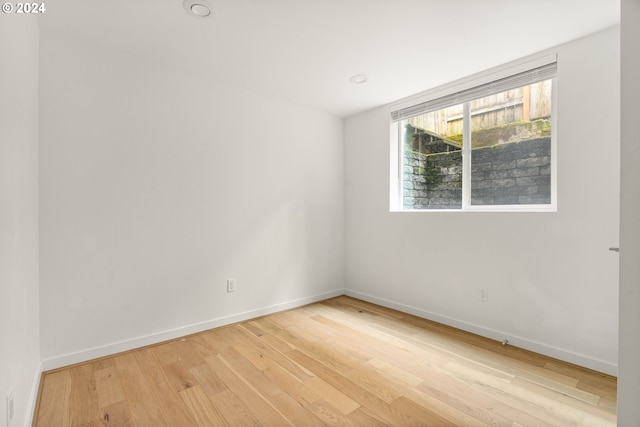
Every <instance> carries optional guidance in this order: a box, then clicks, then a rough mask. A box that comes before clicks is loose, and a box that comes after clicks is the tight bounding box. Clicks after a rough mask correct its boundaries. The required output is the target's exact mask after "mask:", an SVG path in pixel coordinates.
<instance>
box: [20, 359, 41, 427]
mask: <svg viewBox="0 0 640 427" xmlns="http://www.w3.org/2000/svg"><path fill="white" fill-rule="evenodd" d="M41 378H42V363H38V366H37V367H36V372H35V373H34V374H33V381H32V382H31V392H30V393H29V401H28V402H27V413H26V415H25V417H24V427H31V426H32V425H33V416H34V415H35V412H36V404H37V403H38V391H39V390H40V379H41Z"/></svg>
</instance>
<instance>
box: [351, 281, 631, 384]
mask: <svg viewBox="0 0 640 427" xmlns="http://www.w3.org/2000/svg"><path fill="white" fill-rule="evenodd" d="M345 295H348V296H351V297H353V298H358V299H361V300H363V301H368V302H371V303H373V304H378V305H381V306H383V307H387V308H392V309H394V310H399V311H402V312H404V313H408V314H413V315H414V316H418V317H422V318H424V319H428V320H433V321H434V322H438V323H442V324H444V325H448V326H452V327H454V328H458V329H462V330H463V331H467V332H471V333H474V334H476V335H480V336H483V337H486V338H490V339H493V340H496V341H500V342H502V341H504V340H505V339H507V340H509V345H513V346H515V347H519V348H523V349H525V350H530V351H534V352H536V353H539V354H543V355H545V356H549V357H553V358H556V359H560V360H564V361H566V362H569V363H573V364H576V365H579V366H583V367H585V368H589V369H593V370H594V371H598V372H603V373H605V374H609V375H613V376H618V366H617V365H615V364H613V363H609V362H605V361H603V360H598V359H594V358H592V357H589V356H584V355H582V354H577V353H574V352H571V351H568V350H564V349H561V348H558V347H553V346H549V345H547V344H543V343H540V342H537V341H532V340H529V339H526V338H522V337H518V336H515V335H510V334H507V333H505V332H502V331H497V330H494V329H490V328H486V327H484V326H480V325H476V324H473V323H469V322H465V321H462V320H458V319H454V318H452V317H448V316H444V315H441V314H438V313H433V312H430V311H427V310H423V309H420V308H417V307H413V306H410V305H406V304H402V303H399V302H395V301H390V300H388V299H385V298H378V297H376V296H373V295H369V294H365V293H362V292H357V291H353V290H349V289H346V290H345Z"/></svg>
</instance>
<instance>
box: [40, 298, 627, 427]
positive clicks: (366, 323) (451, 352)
mask: <svg viewBox="0 0 640 427" xmlns="http://www.w3.org/2000/svg"><path fill="white" fill-rule="evenodd" d="M615 405H616V379H615V378H614V377H610V376H607V375H604V374H600V373H597V372H594V371H590V370H586V369H583V368H579V367H576V366H574V365H570V364H568V363H564V362H560V361H558V360H554V359H550V358H547V357H543V356H540V355H537V354H534V353H530V352H527V351H524V350H520V349H517V348H514V347H511V346H502V345H501V344H500V343H496V342H494V341H491V340H487V339H484V338H481V337H478V336H475V335H472V334H469V333H465V332H462V331H459V330H456V329H453V328H449V327H445V326H442V325H439V324H436V323H433V322H430V321H427V320H424V319H420V318H417V317H413V316H410V315H407V314H404V313H400V312H397V311H394V310H390V309H387V308H383V307H380V306H376V305H373V304H369V303H366V302H362V301H359V300H356V299H352V298H349V297H338V298H334V299H331V300H327V301H323V302H320V303H316V304H312V305H309V306H306V307H302V308H298V309H294V310H290V311H286V312H282V313H277V314H273V315H269V316H266V317H262V318H258V319H255V320H251V321H247V322H242V323H238V324H234V325H230V326H226V327H222V328H218V329H214V330H211V331H207V332H203V333H200V334H196V335H192V336H188V337H185V338H182V339H178V340H175V341H171V342H167V343H162V344H159V345H155V346H151V347H146V348H142V349H139V350H134V351H130V352H126V353H122V354H118V355H115V356H112V357H107V358H103V359H100V360H95V361H91V362H87V363H83V364H80V365H75V366H71V367H68V368H63V369H59V370H56V371H51V372H46V373H45V374H44V375H43V380H42V384H41V389H40V393H39V397H38V405H37V408H36V414H35V416H34V425H35V426H38V427H40V426H42V427H57V426H65V427H66V426H87V427H98V426H118V427H120V426H167V427H179V426H189V427H192V426H207V427H209V426H234V427H235V426H276V427H285V426H294V427H304V426H366V427H374V426H433V427H440V426H465V427H466V426H487V425H489V426H536V427H538V426H598V427H602V426H615V424H616V416H615Z"/></svg>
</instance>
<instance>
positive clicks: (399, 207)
mask: <svg viewBox="0 0 640 427" xmlns="http://www.w3.org/2000/svg"><path fill="white" fill-rule="evenodd" d="M553 63H557V54H556V53H551V54H550V53H546V54H543V55H537V56H530V57H527V58H524V59H521V60H518V61H513V62H510V63H508V64H505V65H502V66H500V67H496V68H493V69H490V70H487V71H484V72H481V73H478V74H474V75H473V76H469V77H467V78H464V79H460V80H456V81H455V82H452V83H449V84H445V85H443V86H439V87H436V88H434V89H431V90H428V91H425V92H422V93H419V94H417V95H414V96H411V97H408V98H405V99H402V100H400V101H397V102H394V103H392V104H390V105H389V117H390V141H391V144H390V151H389V160H390V174H389V177H390V182H389V188H390V191H389V201H390V203H389V210H390V211H391V212H557V209H558V203H557V200H558V197H557V193H558V192H557V187H558V186H557V179H558V178H557V175H558V174H557V163H558V156H557V143H556V141H557V132H558V114H557V92H558V91H557V77H553V78H552V79H551V80H552V82H553V83H552V91H551V123H552V126H551V159H550V162H551V165H550V167H551V203H549V204H535V205H472V204H471V144H463V147H462V169H463V173H462V179H463V182H462V207H461V208H460V209H404V206H403V178H404V177H403V165H402V162H403V159H404V144H401V143H400V141H403V140H404V138H403V135H401V133H402V132H403V129H402V127H401V126H400V120H392V119H391V116H392V114H393V113H394V112H397V111H400V110H403V109H405V108H411V107H415V106H418V105H419V104H422V103H426V102H429V101H432V100H436V99H439V98H442V97H446V96H450V95H452V94H456V93H458V92H462V91H466V90H469V89H472V88H475V87H479V86H484V85H487V84H489V83H491V82H494V81H497V80H500V79H503V78H507V77H510V76H513V75H516V74H519V73H522V72H526V71H529V70H533V69H536V68H539V67H543V66H545V65H548V64H553ZM497 92H499V91H496V93H497ZM461 103H462V102H461ZM450 105H451V104H450ZM463 105H464V113H463V134H464V136H463V140H464V141H470V140H471V120H470V111H469V107H468V105H469V101H465V102H463ZM443 108H445V107H443Z"/></svg>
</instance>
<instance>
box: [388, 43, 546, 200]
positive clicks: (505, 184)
mask: <svg viewBox="0 0 640 427" xmlns="http://www.w3.org/2000/svg"><path fill="white" fill-rule="evenodd" d="M539 62H544V64H543V65H538V66H536V67H534V68H528V69H525V70H524V71H518V72H517V73H514V74H509V75H506V76H504V75H503V76H500V77H499V78H496V79H491V78H495V73H494V74H489V75H488V76H487V75H486V74H485V75H484V77H483V79H484V81H485V82H483V83H481V84H477V85H471V86H469V85H470V83H469V82H468V81H467V82H466V85H467V87H466V88H465V89H463V90H451V91H450V92H449V93H446V94H444V95H440V94H441V93H442V92H443V90H442V89H440V90H439V93H438V94H437V95H438V96H434V95H432V96H431V97H430V96H429V93H427V94H426V95H425V96H423V97H422V98H420V101H421V102H417V103H416V102H415V101H414V103H412V104H409V105H408V106H404V107H403V108H398V109H393V110H392V113H391V118H392V134H391V137H392V142H393V144H392V146H393V148H392V162H393V163H395V165H394V164H393V163H392V171H394V169H395V172H397V174H396V173H393V174H392V191H391V198H392V200H391V207H392V210H404V211H407V210H443V209H446V210H485V211H486V210H493V211H495V210H500V211H503V210H504V211H512V210H524V211H536V210H545V211H552V210H554V209H555V205H556V203H555V199H556V194H555V192H556V191H555V162H556V159H555V157H556V156H555V138H554V132H553V130H554V129H553V126H554V121H553V116H554V114H553V111H554V105H553V104H554V103H553V88H554V82H555V74H556V62H555V56H554V57H553V60H549V58H545V59H543V60H540V61H539ZM520 68H522V66H521V67H520ZM502 74H504V71H503V72H502ZM488 79H491V80H488ZM487 80H488V81H487ZM471 83H477V82H475V81H472V82H471ZM451 88H454V89H455V88H456V86H451ZM445 91H446V88H445ZM425 99H426V100H425ZM405 104H406V102H405ZM394 151H395V153H394ZM394 187H395V188H394Z"/></svg>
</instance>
